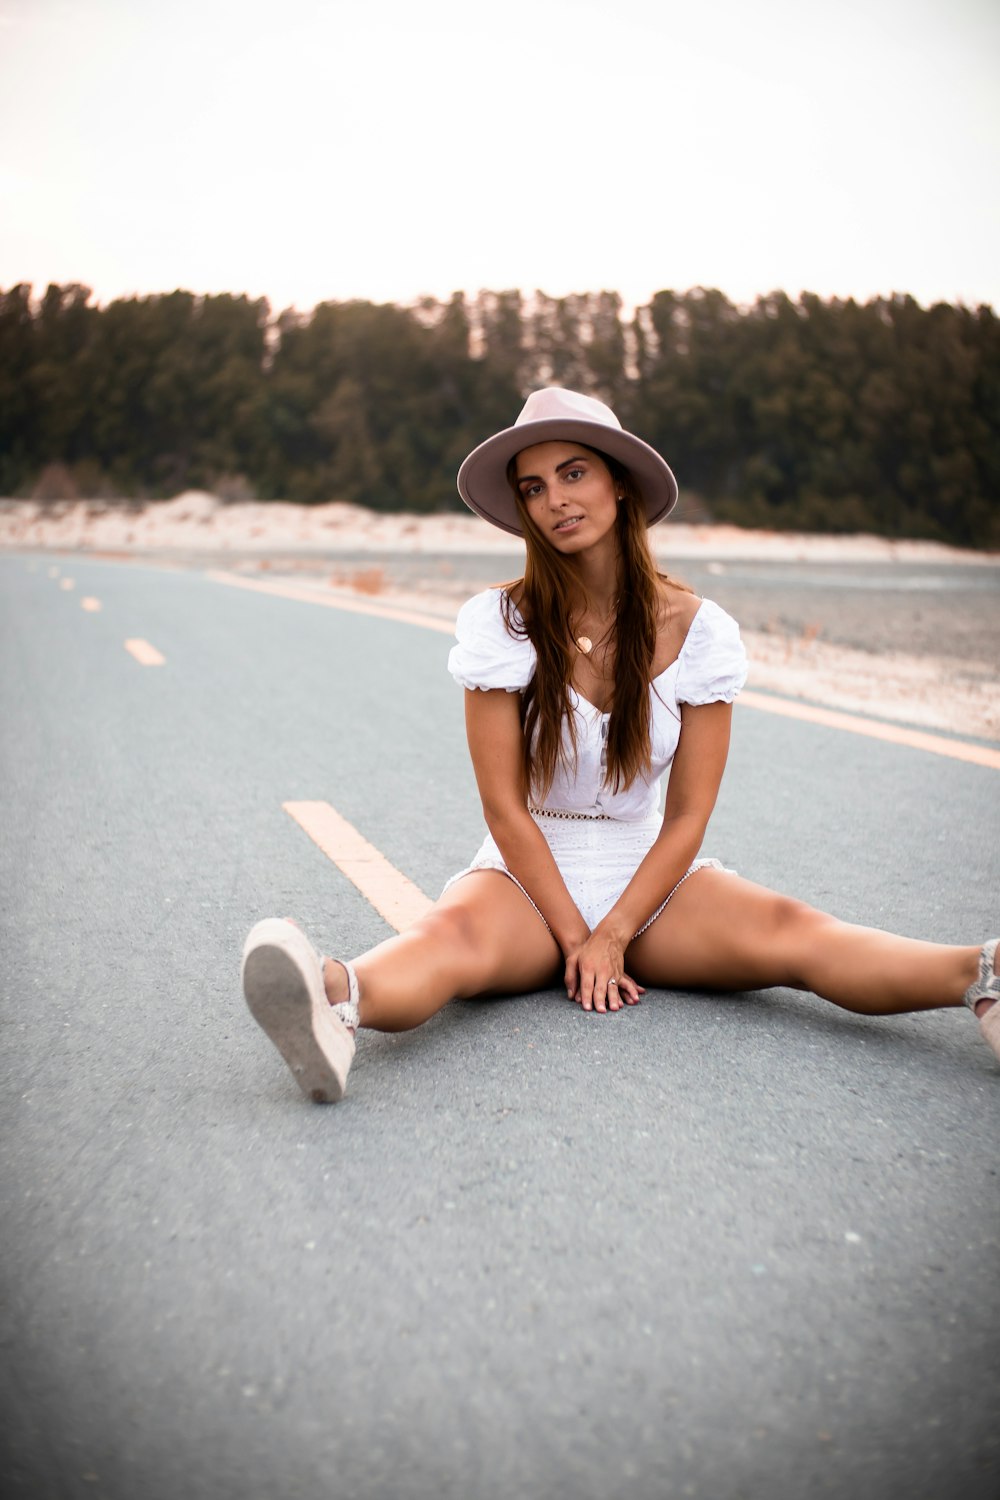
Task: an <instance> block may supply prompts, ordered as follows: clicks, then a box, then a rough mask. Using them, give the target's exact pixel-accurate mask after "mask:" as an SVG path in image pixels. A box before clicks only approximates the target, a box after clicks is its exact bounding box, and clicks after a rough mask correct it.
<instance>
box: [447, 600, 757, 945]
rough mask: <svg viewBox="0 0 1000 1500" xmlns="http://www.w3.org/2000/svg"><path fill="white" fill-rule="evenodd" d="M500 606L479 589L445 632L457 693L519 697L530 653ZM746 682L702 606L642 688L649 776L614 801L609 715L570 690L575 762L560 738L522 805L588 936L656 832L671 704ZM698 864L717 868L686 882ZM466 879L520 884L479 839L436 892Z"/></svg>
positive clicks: (717, 614) (729, 634)
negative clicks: (609, 778) (557, 751)
mask: <svg viewBox="0 0 1000 1500" xmlns="http://www.w3.org/2000/svg"><path fill="white" fill-rule="evenodd" d="M502 599H503V590H502V589H486V590H485V591H484V592H483V593H481V594H476V595H475V596H474V597H473V598H472V599H470V600H469V601H468V603H467V604H464V605H463V606H462V609H461V610H460V611H459V615H458V620H457V621H456V625H455V634H456V636H457V641H458V644H457V645H455V646H453V647H452V649H451V653H450V655H449V657H448V670H449V672H450V673H451V675H452V676H453V677H454V679H455V681H456V682H458V683H460V684H461V686H462V687H465V688H482V689H496V688H499V689H503V690H505V691H506V692H508V693H519V692H523V690H524V688H525V687H527V685H528V683H529V682H530V681H531V679H532V677H533V676H534V673H535V648H534V647H533V646H532V644H531V642H530V640H528V638H527V636H526V635H524V636H521V635H511V633H510V631H509V630H508V629H507V625H506V622H505V620H504V617H503V613H502V609H501V602H502ZM512 620H513V623H514V626H515V628H516V627H517V626H518V625H520V623H521V617H520V615H519V614H518V613H517V611H516V610H514V611H512ZM746 674H747V660H746V652H745V651H744V649H743V643H742V641H741V640H740V631H739V626H738V625H737V624H736V621H735V620H734V619H733V618H732V617H731V616H730V615H727V614H726V612H725V610H723V609H720V607H719V606H718V605H717V604H715V603H713V602H712V600H710V599H703V600H702V602H701V605H700V606H699V608H698V612H697V614H696V615H695V617H694V619H693V620H692V622H691V625H690V628H689V629H688V633H687V635H686V637H685V639H684V644H683V645H682V647H681V649H680V652H679V653H678V655H677V657H676V658H675V660H674V661H672V662H671V664H670V666H669V667H667V668H666V669H665V670H664V671H663V672H660V673H659V675H658V676H657V677H655V678H654V679H653V681H652V682H651V683H650V689H649V693H650V712H651V735H650V738H651V750H652V764H651V767H650V770H649V772H648V773H647V774H646V775H643V776H638V777H637V778H636V780H635V781H634V782H633V783H632V785H631V786H630V787H627V788H625V789H623V790H619V791H617V792H615V791H612V790H611V788H610V787H609V786H608V785H607V783H606V779H605V778H606V771H607V744H606V742H607V733H608V720H609V718H610V715H609V714H606V713H601V711H600V709H598V708H595V707H594V705H593V704H592V703H589V702H588V701H587V699H586V698H584V697H582V696H581V694H579V693H578V692H576V690H575V689H574V688H572V687H571V688H570V690H569V696H570V703H571V706H572V711H573V713H574V714H575V716H576V732H577V754H576V763H575V766H574V762H573V755H572V746H571V744H570V742H569V735H568V730H565V731H564V735H565V740H564V744H565V746H566V748H567V751H568V753H567V754H566V755H565V756H564V757H563V759H562V760H561V761H560V764H559V765H558V767H557V769H556V774H555V777H554V779H553V782H552V785H551V787H550V788H549V791H548V793H547V795H546V796H545V798H544V801H542V802H540V803H539V804H538V805H537V806H535V805H532V808H531V813H532V816H533V817H534V818H535V820H536V822H537V823H538V826H539V828H540V829H541V831H542V833H543V834H544V836H545V839H546V841H547V843H548V844H549V847H550V848H551V850H552V853H553V856H554V857H555V861H556V864H557V865H558V867H559V871H560V874H561V875H562V877H563V879H564V881H565V882H566V886H567V889H568V890H569V893H570V895H571V896H572V898H573V900H574V902H575V903H576V906H577V907H578V909H579V911H580V913H581V915H582V916H583V919H584V921H585V922H586V923H587V925H588V926H589V927H590V928H594V927H595V926H596V925H597V923H598V922H599V921H600V920H601V918H602V917H603V916H605V915H606V914H607V913H608V912H609V911H610V910H611V908H612V907H613V906H614V904H615V902H616V901H617V900H618V898H619V896H620V895H621V894H622V892H623V891H624V889H625V887H626V886H627V885H628V883H629V881H630V880H631V878H632V876H633V874H634V873H635V870H636V868H637V866H638V865H639V863H640V862H641V860H642V858H643V856H644V855H645V854H646V852H647V850H648V849H649V848H650V846H651V845H652V843H653V841H654V840H655V838H656V835H657V833H658V832H659V829H660V825H661V822H662V818H661V814H660V791H661V783H662V780H663V777H664V775H665V774H666V772H667V771H668V769H669V767H670V764H671V762H672V760H673V758H674V753H675V751H676V749H677V745H678V742H679V740H680V734H681V712H680V706H681V704H682V703H689V704H701V703H717V702H724V703H731V702H732V701H733V699H734V698H735V697H736V694H737V693H738V692H739V690H740V688H741V687H742V686H743V684H744V682H745V681H746ZM704 865H712V866H714V867H716V868H718V869H721V868H722V866H721V865H720V864H719V861H718V860H705V859H699V860H696V861H695V863H694V864H693V865H692V866H691V869H690V870H688V872H687V874H691V873H692V871H694V870H696V869H698V868H700V867H702V866H704ZM473 870H500V871H502V873H503V874H505V875H508V876H510V879H511V880H514V881H515V884H517V885H520V882H519V881H517V880H515V877H514V876H513V875H511V873H510V871H509V870H508V869H507V867H506V865H505V864H504V860H503V856H502V855H501V853H500V850H499V849H498V848H497V846H496V843H495V842H494V840H493V838H492V836H491V835H489V834H487V836H486V838H485V840H484V841H483V844H482V846H481V848H480V849H479V852H478V853H477V855H476V856H475V858H474V859H473V860H472V862H471V864H469V865H467V866H466V868H465V869H464V870H460V871H459V873H458V874H457V875H453V876H452V877H451V879H450V880H449V881H448V883H447V885H446V886H445V890H448V888H449V887H450V886H451V885H453V884H454V882H455V881H456V880H460V879H461V878H462V877H463V876H464V875H468V874H470V873H471V872H472V871H473ZM684 878H685V879H686V878H687V876H686V875H685V877H684ZM521 889H522V890H523V889H524V887H523V886H521ZM675 889H676V887H675ZM672 894H673V892H672V891H669V892H668V891H665V892H664V901H663V903H662V904H661V905H660V906H659V907H658V908H657V911H656V912H655V913H654V914H653V916H652V917H650V919H649V921H650V922H652V921H653V920H655V917H657V916H659V914H660V912H661V911H662V910H663V907H664V906H665V905H666V902H667V900H669V897H670V896H671V895H672ZM525 895H527V892H526V891H525ZM528 899H529V900H530V899H531V898H530V896H529V897H528ZM532 905H534V903H533V902H532ZM536 910H537V907H536ZM539 915H541V914H540V913H539ZM543 920H544V919H543ZM644 925H645V926H648V925H649V922H647V923H646V924H644ZM642 930H644V929H640V931H642Z"/></svg>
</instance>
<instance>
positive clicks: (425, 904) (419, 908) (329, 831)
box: [282, 802, 434, 932]
mask: <svg viewBox="0 0 1000 1500" xmlns="http://www.w3.org/2000/svg"><path fill="white" fill-rule="evenodd" d="M282 807H283V808H284V810H285V812H286V813H288V815H289V817H291V818H294V820H295V822H296V823H298V825H299V827H300V828H302V829H303V830H304V831H305V832H306V833H307V834H308V835H309V837H310V838H311V839H312V841H313V843H314V844H316V845H318V846H319V848H320V849H322V851H323V853H324V854H325V855H326V857H327V858H328V859H331V860H332V861H333V863H334V864H335V865H336V866H337V869H338V870H340V872H341V874H343V875H346V876H347V878H348V880H349V881H351V883H352V884H353V885H356V886H357V888H358V890H359V891H360V892H361V894H362V896H364V897H365V899H366V900H367V901H368V902H369V903H370V904H371V905H372V906H374V908H375V910H376V911H377V912H378V913H379V915H380V916H382V917H384V918H385V920H386V921H387V922H388V923H389V926H390V927H394V928H395V929H396V931H397V932H402V930H403V928H404V927H409V926H410V925H411V923H413V922H415V921H416V920H417V918H418V917H422V916H424V915H425V913H427V912H428V911H430V909H431V907H432V906H433V905H434V903H433V901H432V900H431V899H430V897H429V896H425V895H424V893H423V891H422V890H420V888H419V886H416V885H414V884H413V881H412V880H410V879H409V878H408V877H407V876H406V875H404V874H403V873H402V871H400V870H397V869H396V867H395V865H392V864H390V863H389V861H388V860H387V859H386V857H385V855H384V854H382V853H381V851H380V850H378V849H376V848H375V845H374V844H370V843H369V842H368V840H367V839H366V838H364V837H363V836H362V835H361V834H360V833H359V832H358V830H357V829H356V828H355V827H354V825H353V823H349V822H348V821H347V819H346V818H344V817H341V815H340V813H339V812H337V810H336V808H334V807H331V806H330V804H329V802H283V803H282Z"/></svg>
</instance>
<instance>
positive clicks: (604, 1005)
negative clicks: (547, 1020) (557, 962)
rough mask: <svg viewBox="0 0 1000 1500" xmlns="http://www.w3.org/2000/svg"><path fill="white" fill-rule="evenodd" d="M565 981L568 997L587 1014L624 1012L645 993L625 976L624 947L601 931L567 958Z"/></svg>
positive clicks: (573, 950) (596, 930) (570, 952)
mask: <svg viewBox="0 0 1000 1500" xmlns="http://www.w3.org/2000/svg"><path fill="white" fill-rule="evenodd" d="M565 978H566V994H567V997H568V998H569V999H570V1000H575V1001H576V1003H577V1005H580V1006H582V1007H583V1009H584V1010H599V1011H608V1010H621V1008H622V1006H623V1005H638V1003H639V999H640V996H642V995H644V994H645V993H646V991H645V990H644V989H643V987H642V985H641V984H636V982H635V980H634V979H630V978H629V976H628V975H627V974H626V973H625V955H624V951H623V949H622V945H621V943H620V942H619V941H618V940H617V938H613V937H610V936H609V935H608V934H606V933H602V932H601V931H600V929H599V928H595V930H594V931H593V932H592V933H591V934H590V936H589V937H588V938H587V939H586V941H585V942H583V943H580V944H579V946H577V947H575V948H571V949H570V950H569V952H568V953H567V954H566V975H565Z"/></svg>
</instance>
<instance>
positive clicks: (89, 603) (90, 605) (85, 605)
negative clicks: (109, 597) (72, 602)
mask: <svg viewBox="0 0 1000 1500" xmlns="http://www.w3.org/2000/svg"><path fill="white" fill-rule="evenodd" d="M100 607H101V601H100V599H93V598H91V597H90V595H87V597H86V598H83V599H81V600H80V608H81V609H85V610H86V611H87V612H88V614H92V615H96V614H97V611H98V610H99V609H100Z"/></svg>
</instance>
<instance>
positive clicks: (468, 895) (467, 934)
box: [434, 870, 563, 995]
mask: <svg viewBox="0 0 1000 1500" xmlns="http://www.w3.org/2000/svg"><path fill="white" fill-rule="evenodd" d="M434 910H435V911H438V912H440V913H442V915H445V914H447V918H446V919H448V920H451V921H454V922H455V923H456V925H457V926H458V928H459V930H460V931H461V933H462V936H463V938H464V939H465V940H466V942H467V943H468V946H469V949H470V950H471V951H473V952H474V953H475V954H476V963H475V966H474V973H473V978H472V983H473V984H474V986H475V987H474V988H472V989H468V990H466V991H465V993H466V994H493V995H501V994H512V995H516V994H524V993H526V992H529V991H531V990H537V989H544V988H547V987H548V986H550V985H552V984H555V983H558V982H560V981H561V979H562V971H563V957H562V952H561V950H560V948H559V944H558V943H557V942H556V940H555V938H554V937H553V936H552V933H551V932H550V931H549V929H548V927H547V926H546V924H545V923H544V922H543V920H542V918H541V917H540V916H539V914H538V912H537V911H536V910H535V908H534V907H533V906H532V904H531V902H530V901H529V900H528V898H527V896H526V895H525V894H524V892H523V891H522V890H521V888H520V886H518V885H515V883H514V881H513V880H511V879H510V877H509V876H508V875H505V874H504V873H503V872H502V871H501V870H473V871H472V872H471V874H469V875H463V876H462V879H461V880H457V881H456V882H455V884H454V885H453V886H451V887H450V889H449V890H447V891H446V892H445V893H444V895H443V896H442V897H441V898H440V900H439V901H438V902H437V903H436V905H435V907H434Z"/></svg>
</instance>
